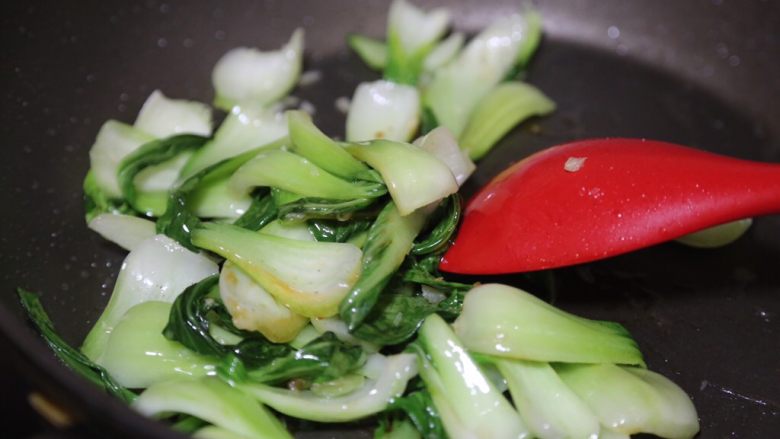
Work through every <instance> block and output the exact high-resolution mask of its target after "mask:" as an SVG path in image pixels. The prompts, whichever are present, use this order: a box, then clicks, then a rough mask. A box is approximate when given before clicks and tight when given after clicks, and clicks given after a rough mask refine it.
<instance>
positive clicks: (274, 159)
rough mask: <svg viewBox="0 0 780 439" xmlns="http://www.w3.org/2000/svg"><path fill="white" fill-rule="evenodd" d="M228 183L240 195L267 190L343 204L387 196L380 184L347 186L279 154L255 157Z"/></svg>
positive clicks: (293, 157) (311, 165) (314, 167)
mask: <svg viewBox="0 0 780 439" xmlns="http://www.w3.org/2000/svg"><path fill="white" fill-rule="evenodd" d="M230 182H231V185H232V186H233V187H234V188H235V189H236V190H238V191H243V192H246V191H248V190H249V189H250V188H252V187H255V186H269V187H274V188H279V189H283V190H285V191H289V192H292V193H295V194H299V195H301V196H304V197H312V198H325V199H330V200H344V201H346V200H354V199H359V198H375V197H380V196H382V195H384V194H385V193H387V191H386V189H385V186H384V185H383V184H381V183H376V182H367V181H353V182H349V181H346V180H343V179H341V178H339V177H336V176H335V175H332V174H330V173H328V172H326V171H324V170H322V169H320V168H319V167H318V166H317V165H315V164H314V163H312V162H311V161H309V160H307V159H306V158H304V157H302V156H299V155H297V154H294V153H291V152H287V151H282V150H274V151H268V152H263V153H261V154H258V155H257V156H256V157H254V158H253V159H252V160H250V161H248V162H247V163H246V164H244V165H243V166H242V167H241V168H239V169H238V170H237V171H236V172H235V173H234V174H233V176H232V177H231V178H230Z"/></svg>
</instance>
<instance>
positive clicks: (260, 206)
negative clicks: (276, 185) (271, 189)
mask: <svg viewBox="0 0 780 439" xmlns="http://www.w3.org/2000/svg"><path fill="white" fill-rule="evenodd" d="M277 214H278V210H277V209H276V205H275V204H274V200H273V197H271V194H269V193H267V192H266V193H265V194H264V195H262V196H258V195H255V196H254V197H252V204H251V205H249V209H247V211H246V212H244V214H243V215H241V216H240V217H239V218H238V219H236V220H235V221H234V222H233V225H235V226H238V227H242V228H244V229H248V230H260V229H262V228H263V227H264V226H265V225H267V224H268V223H270V222H271V221H273V220H274V219H276V217H277Z"/></svg>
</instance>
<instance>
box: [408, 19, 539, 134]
mask: <svg viewBox="0 0 780 439" xmlns="http://www.w3.org/2000/svg"><path fill="white" fill-rule="evenodd" d="M538 32H539V26H538V16H537V15H536V14H535V12H533V10H531V9H528V8H526V10H525V11H523V14H517V13H516V14H506V15H503V16H501V17H500V18H498V19H497V20H496V21H495V22H493V23H492V24H491V25H490V26H489V27H487V28H486V29H484V30H483V31H482V32H480V33H479V34H478V35H477V36H476V37H475V38H473V39H472V40H471V41H470V42H469V43H468V44H467V45H466V47H465V48H464V49H463V50H462V51H461V52H460V54H459V55H458V57H457V58H455V59H454V60H453V61H451V62H450V63H448V64H446V65H445V66H443V67H442V68H440V69H438V70H437V71H436V72H435V73H434V75H433V79H432V80H431V82H430V84H429V85H428V87H427V88H426V91H425V96H424V97H423V101H424V103H425V106H426V107H428V108H430V110H431V111H432V113H433V115H434V116H435V117H436V120H437V121H438V122H439V123H440V124H441V125H442V126H445V127H447V128H448V129H449V130H450V131H451V132H452V133H453V134H454V135H455V136H456V137H460V135H461V133H463V130H464V128H465V127H466V125H467V123H468V121H469V118H470V117H471V115H472V112H473V111H474V108H476V106H477V105H478V104H479V102H480V101H481V100H482V99H483V98H484V97H485V96H486V95H487V94H488V93H490V91H491V90H493V88H494V87H495V86H496V85H498V84H499V83H500V82H501V81H503V80H504V79H505V78H506V76H507V75H508V74H509V73H510V72H511V71H512V70H513V69H514V68H515V66H517V65H518V63H520V62H524V61H525V60H526V59H527V57H528V56H529V54H530V53H532V52H533V50H532V49H533V48H535V46H536V44H537V43H538V39H539V36H538V35H537V34H538ZM495 41H502V42H503V44H495Z"/></svg>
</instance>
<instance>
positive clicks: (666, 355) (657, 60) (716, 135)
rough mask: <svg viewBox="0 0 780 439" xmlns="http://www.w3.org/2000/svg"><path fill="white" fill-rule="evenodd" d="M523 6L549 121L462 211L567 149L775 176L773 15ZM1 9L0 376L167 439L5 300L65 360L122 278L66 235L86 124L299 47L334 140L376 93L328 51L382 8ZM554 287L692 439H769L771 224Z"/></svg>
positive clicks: (696, 7)
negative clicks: (739, 165) (9, 374)
mask: <svg viewBox="0 0 780 439" xmlns="http://www.w3.org/2000/svg"><path fill="white" fill-rule="evenodd" d="M418 3H419V2H418ZM426 3H427V2H426ZM431 3H433V2H431ZM436 3H444V2H436ZM517 3H518V2H512V1H494V2H490V4H488V2H478V1H473V2H468V1H456V2H450V3H449V6H450V7H451V8H452V10H453V12H454V13H455V14H456V27H458V28H460V29H465V30H476V29H479V28H481V27H482V26H484V25H485V24H486V23H487V22H488V21H489V20H490V19H491V17H495V16H497V15H499V14H501V13H504V12H506V11H510V10H512V9H513V8H515V7H517ZM539 3H540V4H539V6H540V8H541V10H542V13H543V16H544V25H545V30H546V34H545V40H544V42H543V44H542V47H541V50H540V51H539V53H538V56H537V58H536V60H535V61H534V62H533V66H532V68H531V70H530V72H529V74H528V80H530V81H531V82H532V83H534V84H536V85H538V86H539V87H541V88H542V89H543V90H544V91H545V92H546V93H548V94H549V95H550V96H551V97H552V98H553V99H554V100H555V101H556V102H557V103H558V105H559V110H558V111H557V112H556V113H555V114H554V115H553V116H551V117H549V118H546V119H543V120H539V121H535V122H533V123H527V124H525V125H524V126H523V127H522V128H521V129H519V130H516V131H515V132H514V133H513V134H512V135H511V136H510V137H509V138H508V139H507V140H505V141H504V142H502V143H501V145H499V147H497V148H496V150H495V151H494V152H493V153H491V154H490V155H489V156H488V157H487V158H485V159H484V160H483V161H482V163H481V164H480V168H479V171H478V173H477V174H476V175H475V176H474V178H473V181H472V182H471V184H470V186H469V187H468V188H467V190H470V191H473V190H474V189H475V188H476V187H478V186H479V185H481V184H483V183H485V182H486V181H487V180H488V179H489V178H490V177H491V176H492V175H494V174H495V173H496V172H498V171H499V170H501V169H503V168H504V167H506V166H507V165H508V164H509V163H510V162H511V161H514V160H517V159H518V158H520V157H522V156H525V155H527V154H529V153H531V152H533V151H536V150H539V149H541V148H544V147H547V146H551V145H553V144H557V143H561V142H564V141H568V140H572V139H577V138H583V137H598V136H631V137H651V138H655V139H659V140H667V141H672V142H677V143H682V144H688V145H693V146H697V147H701V148H704V149H709V150H713V151H716V152H720V153H726V154H730V155H733V156H738V157H745V158H752V159H758V160H766V161H780V143H779V140H780V116H778V101H780V62H779V61H778V57H779V56H780V43H779V42H778V38H779V36H778V29H780V9H779V8H778V6H777V3H776V2H772V1H771V0H770V1H739V2H737V1H734V0H701V1H699V0H686V1H675V2H673V1H657V0H656V1H653V0H642V1H637V0H635V1H631V2H628V1H621V0H570V1H566V0H549V1H540V2H539ZM4 6H5V7H4V12H3V18H2V22H3V25H2V33H3V37H2V40H0V41H1V43H0V44H2V55H0V56H2V62H1V63H0V65H1V66H2V73H1V74H2V77H3V81H2V83H3V85H4V87H3V94H4V100H3V108H2V121H3V123H2V127H3V136H2V138H3V140H4V148H3V154H4V156H3V160H2V163H1V164H0V166H1V167H2V168H1V170H0V179H1V180H0V181H2V190H1V191H0V197H2V198H0V199H1V200H2V203H1V204H0V206H2V210H3V214H4V215H3V216H4V221H3V224H2V234H0V236H1V237H0V245H1V246H2V247H0V270H1V272H2V291H3V295H2V305H1V306H0V329H2V335H3V337H4V338H5V339H6V342H7V343H8V346H9V347H8V348H7V349H5V350H4V351H3V353H4V354H5V355H4V357H5V361H13V362H14V364H16V365H17V366H18V368H19V372H20V373H22V374H23V375H24V376H26V377H27V378H28V379H29V380H31V382H32V383H33V384H32V385H33V386H34V387H36V388H39V389H42V390H43V392H44V393H46V394H47V395H49V397H50V398H52V399H54V400H56V401H58V402H59V403H60V404H61V405H63V406H65V407H67V408H68V410H69V411H71V412H72V413H73V414H74V415H75V416H76V419H77V420H78V421H79V422H80V423H81V424H82V425H86V427H82V428H81V430H78V433H77V435H78V436H79V437H84V435H86V434H87V431H88V432H91V433H102V434H104V435H109V434H110V435H111V437H120V436H126V437H177V436H175V435H173V433H171V432H169V431H167V429H165V428H164V427H163V426H162V425H161V424H157V423H155V422H152V421H149V420H146V419H143V418H141V417H140V416H137V415H135V414H133V413H132V412H131V411H130V410H129V409H127V408H125V407H123V406H122V404H120V403H119V402H117V401H114V400H112V399H110V398H109V397H107V396H105V395H103V394H101V393H100V392H99V391H97V390H96V389H94V388H92V387H91V386H89V385H87V384H86V382H84V381H83V380H81V379H80V378H79V377H77V376H75V375H74V374H72V373H71V372H70V371H68V370H67V369H65V368H64V367H62V366H61V365H59V364H58V363H57V361H56V360H55V359H54V358H53V357H52V355H51V354H50V353H49V352H48V351H47V349H46V348H45V347H44V345H43V344H42V343H41V342H40V340H39V339H38V338H37V337H36V335H35V334H34V333H33V332H32V331H31V330H30V329H29V327H28V326H27V325H26V324H25V322H24V321H23V319H22V313H21V310H20V308H19V306H18V304H17V303H16V301H15V295H14V294H13V291H14V289H15V287H16V286H18V285H23V286H26V287H28V288H31V289H33V290H37V291H41V292H43V293H44V294H45V295H44V298H43V301H44V305H45V306H46V307H47V308H48V310H49V311H50V312H51V314H52V316H53V319H54V321H55V324H56V325H57V327H58V328H59V329H60V331H61V332H62V334H64V336H65V337H66V339H68V340H69V341H71V342H72V343H74V344H78V343H79V342H80V340H81V339H82V337H83V336H84V335H85V333H86V332H87V330H88V328H89V327H90V325H91V323H92V322H94V320H95V318H96V317H97V316H98V314H99V313H100V311H101V309H102V307H103V305H104V303H105V302H106V300H107V294H108V293H109V292H110V290H111V287H112V284H113V279H114V277H115V275H116V272H117V270H118V267H119V264H120V262H121V260H122V258H123V252H121V251H120V250H118V249H117V248H114V247H112V246H111V245H109V244H107V243H105V242H103V241H102V240H101V239H100V238H99V237H98V236H96V235H95V234H93V233H91V232H89V231H88V230H87V229H86V227H85V226H84V223H83V219H82V200H81V189H80V183H81V179H82V178H83V176H84V174H85V172H86V170H87V167H88V157H87V151H88V149H89V147H90V145H91V143H92V141H93V139H94V137H95V134H96V132H97V130H98V127H99V126H100V124H101V123H102V122H103V121H104V120H105V119H108V118H116V119H120V120H124V121H128V122H129V121H132V119H133V117H134V115H135V114H136V112H137V111H138V109H139V108H140V105H141V104H142V102H143V101H144V99H145V98H146V96H147V95H148V94H149V93H150V92H151V91H152V90H154V89H155V88H160V89H162V90H164V91H165V93H167V94H169V95H171V96H174V97H188V98H195V99H199V100H202V101H205V102H208V101H210V100H211V98H212V90H211V85H210V79H209V74H210V71H211V68H212V66H213V65H214V62H215V61H216V60H217V59H218V58H219V56H220V55H221V54H222V53H224V52H225V51H226V50H228V49H230V48H232V47H234V46H237V45H259V46H261V47H265V48H273V47H276V46H278V45H279V44H281V43H282V42H283V41H284V39H285V38H286V37H287V36H288V35H289V32H290V31H291V30H292V29H293V28H294V27H296V26H304V27H305V28H306V30H307V39H306V40H307V65H308V68H310V69H319V70H321V71H322V72H323V73H324V80H323V82H320V83H318V84H317V85H315V86H313V87H309V88H304V89H301V90H300V91H299V92H297V94H298V95H299V96H301V97H303V98H305V99H308V100H309V101H311V102H313V103H314V104H315V105H316V106H317V109H318V112H317V115H316V117H315V119H316V121H317V123H318V124H320V125H322V126H324V127H325V129H326V130H327V131H328V132H329V133H331V134H338V133H339V132H340V131H341V129H342V126H343V116H342V115H341V114H339V113H338V112H337V111H335V109H334V107H333V100H334V99H335V98H336V97H338V96H349V95H351V92H352V90H353V88H354V86H355V85H356V84H357V83H358V81H360V80H364V79H370V78H373V77H374V76H373V74H372V73H371V72H369V71H368V70H367V69H366V68H364V67H362V66H361V65H360V63H359V62H358V61H357V60H356V59H355V57H354V56H353V55H351V54H349V53H348V52H347V50H346V49H345V45H344V36H345V34H346V33H347V32H355V31H357V32H363V33H368V34H371V35H374V36H380V35H381V33H382V32H383V30H384V20H385V11H386V9H387V3H386V2H381V1H370V2H369V1H346V0H341V1H327V2H324V1H321V2H314V1H312V2H293V1H287V2H282V1H263V2H261V1H256V2H251V1H240V2H239V1H231V2H229V3H228V2H224V3H222V2H206V1H198V2H192V1H183V0H182V1H170V2H166V3H161V2H159V1H152V0H150V1H138V2H126V1H81V2H64V1H59V2H53V1H50V2H46V1H24V2H22V1H17V2H14V3H12V4H7V5H4ZM534 125H536V126H534ZM554 278H555V280H556V289H555V292H556V297H555V300H556V303H557V305H558V306H560V307H562V308H564V309H568V310H571V311H574V312H576V313H580V314H582V315H585V316H588V317H593V318H601V319H609V320H617V321H620V322H622V323H623V324H625V325H626V326H627V327H628V328H629V330H630V331H631V332H632V333H633V334H634V336H635V337H636V339H637V340H638V342H639V344H640V346H641V347H642V350H643V351H644V352H645V354H646V356H647V360H648V363H649V365H650V367H651V368H652V369H653V370H657V371H659V372H661V373H663V374H664V375H666V376H668V377H670V378H672V379H673V380H674V381H676V382H677V383H679V384H680V385H681V386H682V387H683V388H684V389H685V390H686V391H687V392H688V393H689V394H690V395H691V396H692V398H693V400H694V402H695V404H696V406H697V408H698V410H699V414H700V416H701V425H702V433H701V436H700V437H702V438H722V437H740V438H769V437H775V435H776V434H777V431H778V427H780V415H779V414H778V412H780V354H779V352H780V341H779V340H780V339H778V336H780V217H769V218H761V219H758V220H757V221H756V222H755V224H754V227H753V228H752V230H751V231H750V232H749V233H748V234H747V236H745V237H744V238H742V239H741V240H740V241H738V242H736V243H735V244H733V245H731V246H729V247H727V248H723V249H719V250H711V251H702V250H693V249H689V248H685V247H682V246H679V245H675V244H665V245H661V246H658V247H655V248H651V249H648V250H645V251H641V252H637V253H634V254H629V255H625V256H621V257H618V258H614V259H612V260H607V261H602V262H598V263H593V264H589V265H586V266H581V267H575V268H569V269H563V270H558V271H556V272H555V273H554ZM507 280H509V281H513V282H521V281H522V280H521V279H519V278H517V279H513V278H509V279H507ZM9 353H10V354H9ZM9 358H10V359H11V360H9ZM11 403H22V401H13V402H11ZM13 421H14V420H8V421H4V425H9V424H7V422H13ZM1 428H3V427H0V429H1ZM335 436H337V437H344V436H341V435H340V434H338V433H336V434H335Z"/></svg>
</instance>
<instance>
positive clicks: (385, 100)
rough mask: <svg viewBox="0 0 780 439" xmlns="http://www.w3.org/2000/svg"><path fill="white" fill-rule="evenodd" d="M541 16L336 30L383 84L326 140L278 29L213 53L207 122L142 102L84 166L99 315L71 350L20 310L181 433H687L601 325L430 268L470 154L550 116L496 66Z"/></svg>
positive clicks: (686, 411)
mask: <svg viewBox="0 0 780 439" xmlns="http://www.w3.org/2000/svg"><path fill="white" fill-rule="evenodd" d="M540 23H541V22H540V17H539V15H538V13H537V12H535V11H534V10H533V9H531V8H529V7H522V8H517V9H516V10H515V11H511V12H510V13H508V14H504V15H502V16H501V17H499V18H497V19H496V20H495V21H494V22H492V23H491V24H489V25H488V26H487V27H486V28H485V29H484V30H483V31H481V32H479V33H478V34H477V35H476V36H475V37H473V38H471V39H470V40H469V39H467V38H466V37H465V36H464V34H462V33H458V32H450V29H449V27H450V24H451V20H450V13H449V11H448V10H447V9H446V8H438V9H434V10H430V11H426V10H423V9H420V8H418V7H417V6H415V5H413V4H411V3H409V2H407V1H406V0H395V1H394V2H393V3H392V5H391V6H390V11H389V14H388V20H387V28H386V30H385V40H384V41H383V40H380V39H376V38H373V37H368V36H363V35H358V34H353V35H350V36H349V37H348V44H349V46H350V47H351V48H352V49H353V50H354V51H355V52H356V53H357V54H358V55H359V57H360V58H361V59H363V60H364V61H365V62H366V63H367V64H368V65H369V66H370V67H371V68H373V69H375V70H380V71H381V72H382V77H381V78H375V79H374V80H370V81H366V82H363V83H360V84H356V87H355V92H354V96H353V97H352V100H351V106H350V109H349V112H348V114H347V117H346V121H345V129H344V130H343V131H344V133H345V140H344V141H341V140H337V139H336V138H331V137H330V136H328V135H326V134H325V133H324V132H323V131H322V130H321V129H320V128H319V127H318V126H317V125H316V123H315V120H313V119H312V116H311V115H310V114H308V113H307V112H304V111H302V110H297V109H294V108H291V105H290V102H294V101H295V100H296V99H285V96H287V95H288V94H289V93H290V92H291V91H293V90H294V88H295V86H296V83H297V82H298V80H299V77H300V76H301V71H302V70H303V59H304V33H303V30H301V29H298V30H294V31H293V32H292V34H291V36H290V37H289V40H288V41H287V42H286V43H284V44H283V45H282V47H281V48H279V49H278V50H275V51H262V50H260V49H257V48H236V49H233V50H231V51H229V52H228V53H226V54H225V55H224V56H223V57H222V58H221V59H220V60H219V61H218V62H217V64H216V66H215V67H214V69H213V72H212V76H211V80H212V82H213V85H214V91H215V98H214V101H213V104H214V106H215V107H216V108H218V109H219V110H223V111H224V112H225V113H226V114H225V115H224V117H217V118H216V119H217V120H221V121H222V122H221V124H220V125H219V126H218V127H216V130H213V121H212V109H211V108H210V107H209V106H207V105H205V104H202V103H198V102H194V101H186V100H180V99H170V98H168V97H166V96H165V95H163V94H162V93H161V92H159V91H155V92H154V93H152V95H151V96H150V97H149V98H148V100H147V101H146V103H145V104H144V105H143V107H142V108H141V110H140V113H139V114H138V117H137V119H136V121H135V123H134V124H132V125H130V124H127V123H125V122H120V121H115V120H109V121H107V122H106V123H105V124H104V125H103V126H102V127H101V129H100V131H99V132H98V133H97V137H96V139H95V142H94V144H93V146H92V148H91V149H90V152H89V157H90V170H89V171H88V173H87V175H86V178H85V180H84V194H85V199H86V218H87V221H88V226H89V228H91V229H92V230H94V231H96V232H97V233H99V234H100V235H101V236H103V237H104V238H106V239H107V240H109V241H111V242H113V243H115V244H117V246H118V247H116V248H115V250H117V251H118V250H119V249H124V250H127V251H128V252H129V253H128V254H127V256H126V258H125V260H124V262H123V264H122V268H121V270H120V271H119V274H118V277H117V280H116V284H115V285H114V289H113V292H112V294H111V297H110V298H109V300H108V303H107V305H106V307H105V309H104V310H103V312H102V314H101V315H100V317H99V318H98V319H97V321H96V322H95V324H94V326H93V328H92V329H91V331H90V332H89V334H88V335H87V337H86V339H85V340H84V342H83V345H82V346H81V349H80V350H77V349H75V348H73V347H70V346H69V345H68V344H67V343H66V342H65V341H64V340H63V339H62V338H61V337H59V336H58V335H57V333H56V331H55V328H54V325H53V323H52V321H51V320H50V319H49V318H48V316H47V315H46V313H45V311H44V309H43V306H42V305H41V301H40V299H39V297H38V295H36V294H34V293H31V292H29V291H26V290H23V289H20V290H19V298H20V300H21V302H22V304H23V306H24V309H25V310H26V311H27V313H28V316H29V318H30V320H31V321H32V322H33V323H34V324H35V326H36V327H37V328H38V330H39V331H40V333H41V335H42V336H43V338H44V340H45V341H46V342H47V343H48V345H49V346H50V347H51V348H52V350H53V351H54V353H55V354H56V355H57V356H58V357H59V358H60V359H61V360H62V361H63V362H64V363H65V364H66V365H67V366H68V367H70V368H71V369H72V370H74V371H75V372H76V373H78V374H79V375H81V376H83V377H85V378H86V379H87V380H88V381H90V382H92V383H94V384H96V385H98V386H99V387H101V388H102V389H104V390H105V391H106V392H108V393H110V394H112V395H115V396H116V397H118V398H120V399H121V400H123V401H125V402H127V403H128V404H129V405H130V406H131V407H132V408H133V409H135V410H137V411H138V412H140V413H142V414H144V415H147V416H150V417H154V418H157V419H169V420H171V422H172V427H173V428H174V429H176V430H178V431H180V432H183V433H186V434H190V435H192V436H193V437H196V438H212V439H215V438H223V439H225V438H227V439H236V438H241V439H251V438H288V437H291V435H292V432H293V431H296V430H300V429H306V428H316V427H317V426H318V425H320V423H328V424H332V423H343V422H353V421H360V423H359V424H350V426H355V425H358V426H367V425H371V423H373V424H374V425H375V426H376V430H375V435H376V437H377V438H426V439H436V438H445V437H452V438H496V439H501V438H526V437H528V438H530V437H539V438H543V439H547V438H550V439H552V438H564V437H572V438H595V437H601V438H610V437H626V436H627V435H629V434H634V433H642V432H646V433H651V434H656V435H660V436H663V437H668V438H688V437H692V436H694V435H695V434H696V433H697V431H698V420H697V418H696V411H695V409H694V407H693V405H692V404H691V402H690V400H689V398H688V396H687V395H686V394H685V393H684V392H683V391H682V390H681V389H680V388H679V387H677V386H676V385H675V384H673V383H672V382H671V381H669V380H667V379H666V378H663V377H662V376H660V375H658V374H655V373H653V372H651V371H649V370H647V369H646V364H645V360H644V358H643V356H642V354H641V352H640V350H639V347H638V345H637V343H636V342H635V341H634V340H633V339H632V338H631V336H630V334H629V333H628V330H627V329H626V328H625V327H623V326H622V325H620V324H618V323H613V322H601V321H593V320H588V319H585V318H581V317H577V316H574V315H572V314H569V313H567V312H564V311H563V310H560V309H558V308H555V307H553V306H552V305H550V304H548V303H546V302H544V301H543V300H541V299H539V298H537V297H535V296H533V295H531V294H529V293H526V292H524V291H521V290H518V289H516V288H514V287H510V286H506V285H498V284H485V285H475V284H471V283H464V282H463V281H462V280H460V281H459V280H455V279H448V278H445V277H444V276H443V275H442V274H441V273H440V272H439V271H438V268H437V267H438V264H439V261H440V259H441V256H442V254H443V253H444V252H445V251H446V250H447V249H448V247H449V246H450V243H451V240H452V238H453V236H454V233H455V231H456V229H457V227H458V224H459V221H460V218H461V206H462V200H461V198H460V195H459V194H458V193H457V192H458V189H459V188H460V186H461V185H462V184H464V182H465V181H466V180H467V179H468V178H469V176H470V175H471V174H472V173H473V172H474V170H475V167H476V166H475V164H474V162H473V161H472V160H476V159H479V158H481V157H482V156H484V155H485V154H487V153H488V151H489V150H490V149H491V148H492V147H493V146H494V145H496V144H497V143H498V142H499V141H500V139H501V138H502V137H504V136H505V135H506V134H507V133H508V132H510V131H511V130H512V129H513V128H514V127H516V126H517V125H518V124H520V123H522V122H523V121H524V120H526V119H527V118H529V117H532V116H541V115H545V114H547V113H549V112H551V111H553V109H554V108H555V104H554V103H553V102H552V101H551V100H550V99H549V98H547V97H546V96H545V95H544V94H543V93H542V92H541V91H540V90H538V89H536V88H535V87H533V86H532V85H530V84H527V83H524V82H522V81H520V79H519V76H518V74H519V73H521V72H522V70H523V69H524V68H525V67H526V66H527V65H528V63H529V61H530V59H531V57H532V55H533V53H534V51H535V49H536V47H537V45H538V42H539V38H540V35H541V25H540ZM212 131H213V133H212ZM744 228H745V227H744V225H739V224H737V225H734V226H724V229H723V230H724V232H723V234H722V236H725V238H723V237H722V236H721V235H719V236H721V237H720V238H718V237H716V238H713V237H707V236H702V237H697V238H696V240H695V241H691V243H692V244H693V245H708V243H709V244H711V245H714V244H712V243H713V242H715V241H717V242H716V243H718V242H721V241H724V240H728V239H731V238H729V237H733V236H738V235H739V233H740V231H741V230H744ZM486 233H489V231H486ZM726 235H728V236H726ZM724 242H725V241H724ZM44 301H45V300H44ZM297 420H301V421H297ZM349 428H351V427H349Z"/></svg>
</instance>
